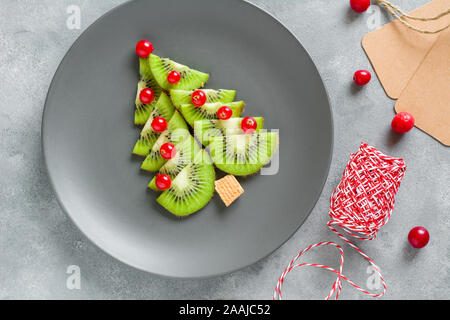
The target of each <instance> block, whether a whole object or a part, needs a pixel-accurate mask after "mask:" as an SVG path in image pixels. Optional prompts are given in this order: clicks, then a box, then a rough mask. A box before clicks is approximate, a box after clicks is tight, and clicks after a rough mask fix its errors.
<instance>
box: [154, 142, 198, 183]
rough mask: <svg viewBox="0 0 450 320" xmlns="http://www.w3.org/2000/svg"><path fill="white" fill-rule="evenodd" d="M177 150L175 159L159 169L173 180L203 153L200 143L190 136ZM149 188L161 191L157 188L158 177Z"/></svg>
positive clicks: (177, 145) (177, 146) (179, 144)
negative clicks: (196, 156)
mask: <svg viewBox="0 0 450 320" xmlns="http://www.w3.org/2000/svg"><path fill="white" fill-rule="evenodd" d="M175 148H176V149H177V153H176V155H175V157H174V158H173V159H170V160H169V161H167V162H166V163H165V164H164V165H163V166H162V167H161V169H159V173H161V174H167V175H168V176H169V177H170V178H171V179H173V178H175V177H176V176H177V175H178V173H180V171H181V170H182V169H183V168H184V167H186V166H188V165H189V164H191V163H192V162H194V159H195V155H197V154H198V153H199V152H200V151H201V148H200V146H199V145H198V142H197V141H196V140H195V139H194V137H192V136H189V137H188V138H186V139H185V140H184V141H182V142H180V143H178V144H176V145H175ZM148 187H149V188H150V189H152V190H155V191H160V190H159V189H158V188H157V187H156V177H154V178H153V179H152V181H150V183H149V184H148Z"/></svg>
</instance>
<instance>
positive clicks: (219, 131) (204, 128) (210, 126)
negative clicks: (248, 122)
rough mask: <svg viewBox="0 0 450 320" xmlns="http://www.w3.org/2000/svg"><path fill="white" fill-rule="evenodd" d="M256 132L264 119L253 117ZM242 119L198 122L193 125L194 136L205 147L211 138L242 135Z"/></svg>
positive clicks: (261, 126) (260, 127) (261, 127)
mask: <svg viewBox="0 0 450 320" xmlns="http://www.w3.org/2000/svg"><path fill="white" fill-rule="evenodd" d="M254 119H255V120H256V123H257V129H256V130H257V131H259V130H261V129H263V128H264V118H262V117H255V118H254ZM242 120H243V118H231V119H228V120H217V119H211V120H200V121H195V123H194V134H195V136H196V137H197V139H198V140H199V141H200V143H201V144H203V145H204V146H207V145H208V144H209V142H210V141H211V139H212V138H216V137H223V136H227V135H237V134H243V133H244V131H243V130H242V129H241V123H242Z"/></svg>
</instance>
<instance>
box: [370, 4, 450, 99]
mask: <svg viewBox="0 0 450 320" xmlns="http://www.w3.org/2000/svg"><path fill="white" fill-rule="evenodd" d="M448 8H450V0H434V1H431V2H429V3H427V4H425V5H424V6H422V7H420V8H418V9H416V10H414V11H412V12H411V15H412V16H417V17H433V16H436V15H438V14H439V13H442V12H444V11H445V10H448ZM409 22H411V24H413V25H415V26H417V27H420V28H423V29H426V30H436V29H439V28H442V27H445V26H446V25H448V24H449V23H450V15H447V16H444V17H442V18H440V19H438V20H435V21H428V22H423V21H412V20H409ZM438 37H439V34H422V33H419V32H415V31H413V30H410V29H408V28H407V27H405V26H404V25H403V24H401V23H400V21H398V20H394V21H392V22H390V23H388V24H385V25H384V26H382V27H381V28H379V29H377V30H375V31H372V32H370V33H368V34H366V35H365V36H364V37H363V39H362V46H363V48H364V51H365V52H366V54H367V56H368V57H369V60H370V62H371V63H372V66H373V69H374V70H375V72H376V74H377V76H378V79H379V80H380V82H381V84H382V86H383V88H384V90H385V91H386V94H387V95H388V96H389V97H390V98H392V99H398V97H399V96H400V94H401V92H402V91H403V89H404V88H405V87H406V84H407V83H408V81H409V79H410V78H411V77H412V76H413V74H414V72H415V71H416V70H417V68H418V67H419V65H420V63H421V62H422V61H423V59H424V58H425V56H426V54H427V53H428V51H429V50H430V49H431V47H432V46H433V44H434V42H435V41H436V39H437V38H438ZM429 85H432V84H431V83H430V84H429Z"/></svg>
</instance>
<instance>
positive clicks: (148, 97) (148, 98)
mask: <svg viewBox="0 0 450 320" xmlns="http://www.w3.org/2000/svg"><path fill="white" fill-rule="evenodd" d="M139 99H140V100H141V102H142V103H143V104H149V103H152V102H153V100H154V99H155V93H154V92H153V90H152V89H150V88H145V89H142V91H141V93H139Z"/></svg>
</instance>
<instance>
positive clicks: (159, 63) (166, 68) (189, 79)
mask: <svg viewBox="0 0 450 320" xmlns="http://www.w3.org/2000/svg"><path fill="white" fill-rule="evenodd" d="M150 68H151V72H152V74H153V77H154V78H155V80H156V82H157V83H158V84H159V86H160V87H161V88H163V89H164V90H170V89H180V90H192V89H198V88H202V87H203V86H204V85H205V83H206V81H208V79H209V74H207V73H203V72H200V71H197V70H194V69H191V68H189V67H187V66H185V65H182V64H179V63H177V62H175V61H172V60H170V59H168V58H161V57H159V56H157V55H154V54H152V55H150ZM171 71H177V72H178V73H179V74H180V75H181V80H180V81H179V82H177V83H176V84H171V83H169V81H167V76H168V74H169V73H170V72H171Z"/></svg>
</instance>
